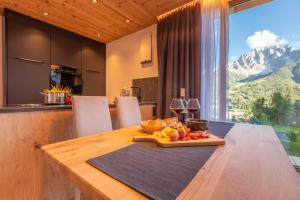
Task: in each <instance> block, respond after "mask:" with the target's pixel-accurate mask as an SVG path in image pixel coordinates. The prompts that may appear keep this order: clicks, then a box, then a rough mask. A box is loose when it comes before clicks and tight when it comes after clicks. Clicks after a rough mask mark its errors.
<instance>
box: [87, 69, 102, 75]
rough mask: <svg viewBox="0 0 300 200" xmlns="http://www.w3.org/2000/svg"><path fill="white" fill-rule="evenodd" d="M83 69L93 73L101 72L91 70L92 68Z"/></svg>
mask: <svg viewBox="0 0 300 200" xmlns="http://www.w3.org/2000/svg"><path fill="white" fill-rule="evenodd" d="M84 71H86V72H93V73H99V74H100V73H101V72H99V71H97V70H92V69H85V70H84Z"/></svg>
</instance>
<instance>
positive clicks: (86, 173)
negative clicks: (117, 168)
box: [42, 124, 300, 200]
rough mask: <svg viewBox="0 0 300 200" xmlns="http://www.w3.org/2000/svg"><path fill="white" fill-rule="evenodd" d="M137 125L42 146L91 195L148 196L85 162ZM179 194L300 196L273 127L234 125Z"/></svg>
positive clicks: (128, 140)
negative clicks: (221, 144)
mask: <svg viewBox="0 0 300 200" xmlns="http://www.w3.org/2000/svg"><path fill="white" fill-rule="evenodd" d="M137 129H138V128H137V127H133V128H128V129H121V130H116V131H111V132H106V133H103V134H97V135H93V136H88V137H84V138H78V139H74V140H69V141H65V142H60V143H55V144H50V145H46V146H43V147H42V150H43V151H44V153H45V155H46V156H47V158H48V159H47V160H48V161H49V163H50V164H51V165H52V166H53V167H55V168H57V170H58V173H61V174H62V175H64V176H67V177H68V178H69V179H70V180H71V181H72V182H73V183H74V184H75V185H76V186H77V187H78V188H80V190H81V191H82V192H83V193H84V194H86V195H87V199H123V200H124V199H130V200H132V199H146V197H145V196H143V195H142V194H140V193H139V192H137V191H135V190H133V189H131V188H129V187H128V186H126V185H124V184H122V183H121V182H119V181H117V180H115V179H113V178H111V177H110V176H108V175H106V174H104V173H103V172H101V171H99V170H97V169H95V168H94V167H92V166H90V165H89V164H87V163H86V161H87V160H88V159H90V158H93V157H97V156H100V155H104V154H107V153H109V152H112V151H115V150H117V149H120V148H123V147H125V146H128V145H130V144H132V137H133V136H134V135H139V132H138V130H137ZM225 140H226V145H225V146H219V147H218V148H217V150H216V151H215V152H214V153H213V155H212V156H211V157H210V159H209V160H208V161H207V162H206V164H205V165H204V166H203V168H202V169H201V170H199V172H198V173H197V175H196V176H195V177H194V179H193V180H192V181H191V182H190V184H189V185H188V186H187V187H186V188H185V189H184V190H183V191H182V193H181V194H180V195H179V197H178V199H204V200H205V199H222V200H224V199H228V200H231V199H255V200H260V199H262V200H264V199H266V200H268V199H272V200H275V199H287V200H289V199H291V200H292V199H295V200H299V199H300V178H299V177H298V175H297V173H296V172H295V169H294V168H293V166H292V165H291V163H290V161H289V158H288V156H287V154H286V152H285V151H284V149H283V147H282V145H281V143H280V141H279V139H278V138H277V136H276V134H275V132H274V130H273V128H272V127H270V126H258V125H250V124H236V125H235V126H234V127H233V128H232V129H231V131H230V132H229V133H228V134H227V136H226V137H225Z"/></svg>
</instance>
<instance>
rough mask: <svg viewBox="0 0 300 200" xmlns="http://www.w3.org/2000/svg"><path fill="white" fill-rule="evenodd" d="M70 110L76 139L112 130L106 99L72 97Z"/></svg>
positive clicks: (98, 97)
mask: <svg viewBox="0 0 300 200" xmlns="http://www.w3.org/2000/svg"><path fill="white" fill-rule="evenodd" d="M72 109H73V121H74V128H75V131H76V134H77V137H83V136H87V135H91V134H95V133H100V132H104V131H111V130H112V125H111V118H110V112H109V106H108V101H107V97H100V96H73V97H72Z"/></svg>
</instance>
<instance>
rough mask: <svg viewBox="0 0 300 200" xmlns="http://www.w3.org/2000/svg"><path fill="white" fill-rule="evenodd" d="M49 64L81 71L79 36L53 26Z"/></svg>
mask: <svg viewBox="0 0 300 200" xmlns="http://www.w3.org/2000/svg"><path fill="white" fill-rule="evenodd" d="M51 64H58V65H63V66H67V67H75V68H77V69H78V70H77V72H79V73H80V72H81V38H80V37H79V36H77V35H75V34H72V33H70V32H66V31H64V30H60V29H57V28H53V29H52V31H51Z"/></svg>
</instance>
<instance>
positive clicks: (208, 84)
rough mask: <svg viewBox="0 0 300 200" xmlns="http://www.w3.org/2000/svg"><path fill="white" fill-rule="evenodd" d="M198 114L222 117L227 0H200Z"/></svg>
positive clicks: (224, 92)
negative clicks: (199, 94)
mask: <svg viewBox="0 0 300 200" xmlns="http://www.w3.org/2000/svg"><path fill="white" fill-rule="evenodd" d="M201 11H202V34H201V37H202V38H201V48H202V50H201V52H202V55H201V58H202V59H201V66H202V68H201V92H202V93H201V118H204V119H208V120H226V101H227V97H226V93H227V92H226V88H227V86H226V85H227V84H226V80H227V78H226V67H227V57H228V55H227V53H228V1H227V0H203V1H202V4H201Z"/></svg>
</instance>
